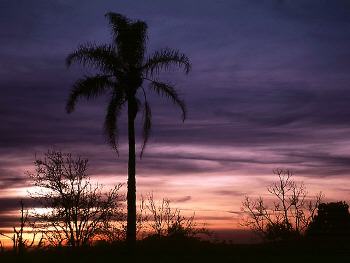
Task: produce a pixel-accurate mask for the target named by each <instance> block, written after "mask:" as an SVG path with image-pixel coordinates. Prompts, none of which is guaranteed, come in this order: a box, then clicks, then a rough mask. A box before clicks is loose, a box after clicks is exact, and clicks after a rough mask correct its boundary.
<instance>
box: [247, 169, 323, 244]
mask: <svg viewBox="0 0 350 263" xmlns="http://www.w3.org/2000/svg"><path fill="white" fill-rule="evenodd" d="M274 174H275V175H277V176H278V181H277V182H275V183H273V184H272V185H271V186H269V187H268V188H267V190H268V192H269V193H270V194H271V195H272V197H274V200H273V201H272V202H270V203H268V202H266V201H265V200H264V199H263V198H262V197H258V198H257V199H255V200H254V199H252V198H250V197H245V200H244V201H243V203H242V211H243V212H244V215H245V216H244V218H243V223H242V225H243V226H246V227H250V228H251V229H252V230H253V231H255V232H256V233H258V234H259V235H260V236H261V237H262V238H264V239H265V240H286V239H290V238H295V237H299V236H300V235H301V234H303V233H304V232H305V230H306V228H307V227H308V226H309V224H310V223H311V221H312V220H313V218H314V216H315V212H316V210H317V207H318V205H319V204H320V202H321V200H322V198H323V195H322V193H319V194H317V195H316V197H315V198H308V192H307V191H306V188H305V185H304V184H303V183H301V184H297V183H296V182H295V181H294V180H293V179H292V176H293V174H292V172H291V171H289V170H282V169H277V170H275V171H274Z"/></svg>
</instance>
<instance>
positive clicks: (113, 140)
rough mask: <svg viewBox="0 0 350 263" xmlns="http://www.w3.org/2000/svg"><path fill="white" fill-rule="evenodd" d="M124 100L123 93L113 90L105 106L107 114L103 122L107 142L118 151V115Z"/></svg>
mask: <svg viewBox="0 0 350 263" xmlns="http://www.w3.org/2000/svg"><path fill="white" fill-rule="evenodd" d="M124 102H125V98H124V96H123V93H121V92H115V93H114V94H113V96H112V99H111V101H110V102H109V104H108V107H107V114H106V117H105V122H104V131H105V135H106V138H107V141H108V143H109V144H110V145H111V146H112V147H113V148H114V149H115V150H116V152H117V153H118V137H119V136H118V135H119V133H118V117H119V115H120V112H121V109H122V107H123V104H124Z"/></svg>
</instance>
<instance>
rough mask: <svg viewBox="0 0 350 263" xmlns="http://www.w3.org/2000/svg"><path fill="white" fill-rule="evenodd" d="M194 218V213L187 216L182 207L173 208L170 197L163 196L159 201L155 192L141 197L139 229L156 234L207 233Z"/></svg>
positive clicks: (191, 234) (190, 234)
mask: <svg viewBox="0 0 350 263" xmlns="http://www.w3.org/2000/svg"><path fill="white" fill-rule="evenodd" d="M194 218H195V215H194V213H193V215H192V216H189V217H186V216H184V215H182V214H181V210H180V209H178V208H172V207H171V206H170V200H169V199H166V198H163V199H162V200H160V201H158V202H157V201H156V200H155V199H154V196H153V194H149V195H147V197H146V198H144V197H143V196H142V197H141V202H140V214H139V220H138V222H139V229H141V228H142V229H143V230H144V231H146V232H148V233H153V235H155V236H158V237H162V236H168V237H169V236H172V237H175V236H182V237H194V236H196V235H197V234H199V233H207V231H206V229H204V228H198V227H197V224H196V222H195V220H194Z"/></svg>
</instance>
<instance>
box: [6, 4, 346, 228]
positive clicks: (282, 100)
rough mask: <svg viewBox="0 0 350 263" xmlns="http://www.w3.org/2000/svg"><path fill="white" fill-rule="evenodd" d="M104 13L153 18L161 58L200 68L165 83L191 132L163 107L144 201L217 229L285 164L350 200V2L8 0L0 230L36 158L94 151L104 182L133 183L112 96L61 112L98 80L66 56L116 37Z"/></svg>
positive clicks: (144, 180)
mask: <svg viewBox="0 0 350 263" xmlns="http://www.w3.org/2000/svg"><path fill="white" fill-rule="evenodd" d="M107 11H113V12H118V13H122V14H124V15H126V16H128V17H130V18H138V19H142V20H145V21H146V22H147V23H148V25H149V42H148V43H149V51H150V52H151V51H153V50H155V49H157V48H161V47H171V48H177V49H180V50H181V51H182V52H184V53H186V54H187V55H188V56H189V57H190V59H191V62H192V66H193V71H192V72H191V73H190V74H189V75H188V76H183V74H181V73H180V72H175V73H174V74H164V75H163V79H165V80H170V81H172V82H173V83H176V84H177V86H178V88H179V91H180V93H181V94H182V95H183V97H184V98H185V100H186V103H187V105H188V111H189V115H188V116H189V118H188V120H187V121H186V122H185V123H184V124H183V123H182V122H181V118H180V112H178V111H177V110H176V109H174V108H173V107H172V105H171V104H167V103H165V102H161V101H159V100H157V98H154V100H152V106H153V116H154V126H153V132H152V138H151V139H150V141H149V145H148V148H147V151H146V153H145V156H144V158H143V159H142V160H141V161H139V163H138V178H139V181H138V186H139V193H141V192H142V193H145V192H149V191H154V192H155V193H156V194H158V196H160V197H163V196H164V197H170V198H171V199H172V200H173V202H174V203H175V205H177V206H179V207H181V208H186V209H195V210H197V211H199V217H201V214H200V211H203V216H202V218H204V219H205V220H206V221H207V222H209V225H210V224H212V226H213V227H220V226H223V225H225V227H226V226H227V225H229V224H230V222H231V221H230V220H231V217H232V215H235V214H234V213H233V214H232V213H228V212H227V211H234V212H237V211H239V206H240V202H241V201H242V199H243V197H244V195H245V194H249V195H257V194H259V193H261V192H262V191H263V189H264V188H265V187H266V186H267V185H268V184H269V183H270V182H271V180H272V179H273V178H271V176H270V175H271V171H272V169H274V168H277V167H281V168H289V169H292V170H293V171H294V172H295V174H296V175H297V176H298V177H297V178H298V180H299V179H300V180H303V181H305V182H306V183H307V185H308V186H309V188H310V189H312V190H316V191H323V192H324V193H325V194H326V196H327V197H328V198H330V199H339V198H341V199H345V200H350V178H349V177H348V174H349V172H350V151H349V150H350V107H349V102H350V87H349V84H350V74H349V73H350V49H349V47H350V2H349V1H347V0H333V1H325V0H309V1H307V0H305V1H301V0H300V1H298V0H285V1H282V0H279V1H278V0H275V1H273V0H240V1H239V0H227V1H209V0H208V1H207V0H201V1H194V0H193V1H189V0H183V1H160V0H159V1H141V0H140V1H122V0H120V1H117V0H113V1H112V0H111V1H104V0H101V1H68V0H56V1H53V0H52V1H49V0H36V1H29V0H22V1H17V0H2V1H1V2H0V90H1V96H0V118H1V125H0V138H1V139H0V211H1V210H2V211H3V212H2V213H1V212H0V221H2V222H3V223H2V225H6V224H7V223H6V220H8V221H10V218H9V217H8V216H6V215H5V213H6V212H8V211H11V210H13V209H17V207H18V202H17V201H18V199H19V198H20V196H23V195H25V194H26V187H27V186H28V184H29V182H28V181H27V177H26V175H25V173H24V172H25V171H26V170H30V169H32V168H33V166H32V162H33V160H34V155H35V154H36V153H37V154H39V155H40V154H42V153H43V152H45V151H46V150H47V149H49V148H52V147H54V148H56V149H61V150H63V151H72V152H73V153H76V154H80V155H83V156H85V157H88V158H89V159H90V173H91V175H93V176H94V178H97V179H98V180H100V181H102V182H105V183H107V184H108V183H116V182H124V181H125V176H126V148H125V147H126V145H125V136H124V135H123V134H125V125H123V123H124V124H125V120H124V119H123V120H122V121H121V126H122V127H124V128H122V130H121V133H122V136H121V138H120V142H121V155H120V158H119V159H117V158H116V156H115V154H113V152H112V150H111V149H110V148H109V147H108V146H107V145H106V144H105V139H104V137H103V133H102V124H103V117H104V110H105V108H106V99H104V98H101V99H99V100H97V101H96V102H94V103H85V102H83V101H82V102H81V103H79V105H78V107H77V110H76V112H74V113H73V114H71V115H68V114H66V113H65V110H64V106H65V101H66V99H67V96H68V92H69V90H70V88H71V85H72V83H73V82H74V80H76V79H77V78H79V77H80V76H81V75H82V74H87V73H88V71H84V70H83V69H82V68H80V67H74V68H73V69H71V70H67V69H66V67H65V64H64V59H65V57H66V56H67V54H68V53H69V52H71V51H72V50H74V49H75V48H76V47H77V46H78V45H79V44H81V43H85V42H88V41H90V42H91V41H92V42H96V43H104V42H108V41H109V39H110V34H109V28H108V25H107V21H106V20H105V18H104V14H105V13H106V12H107ZM206 210H208V211H209V212H208V213H204V212H205V211H206ZM210 211H214V212H213V213H211V214H210ZM215 211H216V212H215ZM220 213H221V214H220ZM1 215H3V216H2V217H1ZM233 217H234V216H233ZM233 221H235V220H234V219H233ZM233 221H232V222H233ZM4 222H5V223H4ZM211 222H212V223H211ZM223 222H225V223H223ZM233 224H234V223H233Z"/></svg>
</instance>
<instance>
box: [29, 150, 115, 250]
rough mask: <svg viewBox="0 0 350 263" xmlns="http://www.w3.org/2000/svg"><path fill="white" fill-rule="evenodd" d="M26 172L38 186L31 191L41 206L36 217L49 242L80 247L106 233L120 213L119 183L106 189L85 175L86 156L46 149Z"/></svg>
mask: <svg viewBox="0 0 350 263" xmlns="http://www.w3.org/2000/svg"><path fill="white" fill-rule="evenodd" d="M34 164H35V172H33V173H29V175H30V177H31V178H32V179H33V183H34V186H36V187H38V188H39V190H38V191H37V192H35V193H31V197H33V198H34V199H36V200H37V201H38V202H39V203H40V204H41V206H42V209H40V210H39V211H38V210H37V211H36V212H35V217H36V219H37V220H38V222H39V225H40V228H41V229H42V231H43V233H44V234H45V237H46V239H47V240H48V241H49V243H50V244H51V245H68V246H71V247H79V246H84V245H88V244H89V243H90V242H91V241H92V240H94V239H98V238H103V237H104V236H106V230H108V229H111V228H112V222H113V221H115V220H118V219H119V216H120V210H119V209H120V205H119V201H120V196H119V195H118V190H119V189H120V187H121V185H120V184H118V185H117V186H115V187H114V188H113V189H110V190H109V191H108V192H107V193H105V192H103V191H102V190H103V187H102V186H101V185H100V184H95V185H93V184H92V183H91V182H90V178H89V177H88V175H87V164H88V160H87V159H82V158H80V157H73V156H72V155H71V154H69V153H62V152H59V151H49V152H47V153H46V154H45V158H44V159H37V160H35V162H34Z"/></svg>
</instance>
